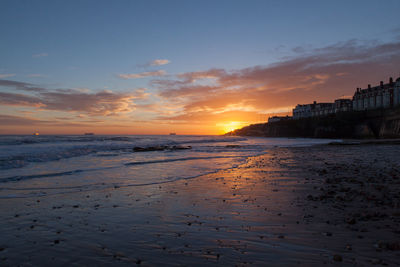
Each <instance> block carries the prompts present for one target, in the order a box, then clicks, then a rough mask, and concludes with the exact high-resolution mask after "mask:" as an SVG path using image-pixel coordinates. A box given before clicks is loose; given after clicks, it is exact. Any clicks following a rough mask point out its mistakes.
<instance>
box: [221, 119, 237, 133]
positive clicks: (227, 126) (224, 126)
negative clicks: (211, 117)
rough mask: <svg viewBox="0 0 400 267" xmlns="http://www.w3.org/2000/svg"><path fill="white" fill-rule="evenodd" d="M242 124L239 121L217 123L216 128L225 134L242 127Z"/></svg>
mask: <svg viewBox="0 0 400 267" xmlns="http://www.w3.org/2000/svg"><path fill="white" fill-rule="evenodd" d="M243 125H244V123H243V122H239V121H231V122H224V123H217V127H218V128H220V129H221V131H222V132H223V133H224V134H225V133H229V132H232V131H234V130H236V129H239V128H241V127H243Z"/></svg>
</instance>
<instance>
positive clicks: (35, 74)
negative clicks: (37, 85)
mask: <svg viewBox="0 0 400 267" xmlns="http://www.w3.org/2000/svg"><path fill="white" fill-rule="evenodd" d="M27 76H28V77H30V78H43V77H45V75H43V74H38V73H32V74H28V75H27ZM0 78H1V77H0Z"/></svg>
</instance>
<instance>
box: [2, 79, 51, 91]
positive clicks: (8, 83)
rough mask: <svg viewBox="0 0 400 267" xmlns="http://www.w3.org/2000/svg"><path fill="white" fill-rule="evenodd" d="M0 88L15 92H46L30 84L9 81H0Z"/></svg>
mask: <svg viewBox="0 0 400 267" xmlns="http://www.w3.org/2000/svg"><path fill="white" fill-rule="evenodd" d="M0 87H8V88H14V89H17V90H22V91H28V92H44V91H46V89H45V88H41V87H38V86H35V85H33V84H30V83H24V82H17V81H11V80H0Z"/></svg>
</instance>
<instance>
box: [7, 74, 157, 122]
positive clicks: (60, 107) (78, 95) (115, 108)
mask: <svg viewBox="0 0 400 267" xmlns="http://www.w3.org/2000/svg"><path fill="white" fill-rule="evenodd" d="M0 87H7V88H9V89H10V88H15V89H18V90H23V91H27V92H28V93H29V94H27V93H24V94H17V93H6V92H0V104H1V105H7V106H29V107H36V108H39V109H41V110H55V111H65V112H79V113H86V114H89V115H92V116H118V115H121V114H123V113H128V112H131V111H133V110H135V101H136V100H141V99H146V98H147V97H148V95H149V94H148V93H147V92H146V89H145V88H140V89H138V90H136V91H133V92H130V93H118V92H113V91H110V90H104V91H101V92H96V93H91V92H90V91H86V90H80V89H53V90H49V89H45V88H40V87H33V85H31V84H28V83H22V82H15V81H7V80H0Z"/></svg>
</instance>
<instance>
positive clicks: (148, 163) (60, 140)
mask: <svg viewBox="0 0 400 267" xmlns="http://www.w3.org/2000/svg"><path fill="white" fill-rule="evenodd" d="M332 141H337V140H331V139H304V138H262V137H235V136H204V135H202V136H194V135H190V136H188V135H187V136H186V135H168V136H162V135H121V136H119V135H118V136H117V135H39V136H22V135H18V136H16V135H12V136H11V135H3V136H0V198H29V197H42V196H48V195H55V194H69V193H73V192H80V191H93V190H102V189H106V188H112V187H114V188H118V187H129V186H145V185H151V184H163V183H170V182H174V181H177V180H182V179H194V178H197V177H200V176H202V175H205V174H209V173H215V172H218V171H219V170H223V169H229V168H237V167H238V166H240V165H241V164H243V163H245V162H246V161H247V160H248V159H249V157H254V156H257V155H262V154H265V153H268V151H269V149H271V148H272V147H292V146H311V145H317V144H324V143H328V142H332ZM135 148H136V149H135ZM138 148H139V149H138ZM152 148H156V149H152ZM148 150H150V151H148ZM151 150H152V151H151Z"/></svg>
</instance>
